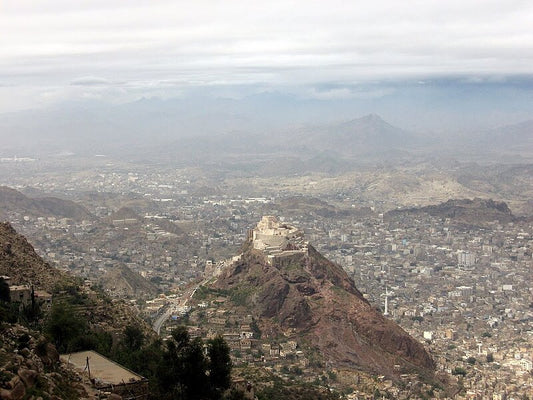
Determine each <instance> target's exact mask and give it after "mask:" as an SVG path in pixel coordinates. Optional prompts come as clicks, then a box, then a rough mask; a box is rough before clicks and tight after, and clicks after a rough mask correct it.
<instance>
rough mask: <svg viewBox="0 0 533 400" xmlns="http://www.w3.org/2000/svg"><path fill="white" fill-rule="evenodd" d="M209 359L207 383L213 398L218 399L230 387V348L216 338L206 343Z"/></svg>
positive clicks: (222, 340)
mask: <svg viewBox="0 0 533 400" xmlns="http://www.w3.org/2000/svg"><path fill="white" fill-rule="evenodd" d="M207 355H208V357H209V382H210V386H211V388H212V390H213V392H214V395H215V398H217V399H218V398H220V397H221V396H222V394H223V393H224V391H225V390H226V389H228V388H229V387H230V385H231V368H232V365H231V358H230V348H229V346H228V344H227V343H226V341H225V340H224V339H223V338H222V337H221V336H217V337H216V338H214V339H211V340H209V342H208V343H207Z"/></svg>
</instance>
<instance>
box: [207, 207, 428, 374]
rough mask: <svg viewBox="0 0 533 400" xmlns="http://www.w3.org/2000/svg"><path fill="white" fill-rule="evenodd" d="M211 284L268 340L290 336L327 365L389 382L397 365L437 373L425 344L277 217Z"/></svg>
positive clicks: (254, 233) (255, 232)
mask: <svg viewBox="0 0 533 400" xmlns="http://www.w3.org/2000/svg"><path fill="white" fill-rule="evenodd" d="M213 287H214V289H217V290H223V291H224V292H225V293H227V294H228V295H229V298H230V299H236V300H235V301H237V300H238V302H236V303H235V305H236V306H238V307H243V308H245V310H243V312H245V313H246V314H249V315H252V316H253V317H254V318H255V319H256V320H257V321H258V324H259V325H260V327H261V329H262V330H263V331H265V332H269V340H276V337H278V336H279V337H281V336H283V335H284V333H286V332H292V333H293V334H294V337H299V338H301V340H302V341H303V342H306V343H309V344H310V346H311V348H310V349H308V351H310V352H316V351H318V352H319V353H320V354H322V356H323V357H324V360H327V361H328V362H329V363H331V365H335V366H338V367H348V368H353V369H362V370H366V371H371V372H373V373H379V374H384V375H388V376H391V377H392V376H394V375H397V374H398V372H397V371H395V370H394V369H393V368H392V366H394V365H400V370H403V371H407V370H411V369H413V368H414V369H416V370H418V371H421V372H422V371H426V372H428V371H429V372H430V371H432V370H433V369H434V363H433V361H432V360H431V358H430V357H429V355H428V354H427V353H426V351H425V350H424V348H423V346H422V345H421V344H420V343H418V342H416V341H415V340H414V339H413V338H411V337H410V336H409V335H408V334H407V333H406V332H405V331H404V330H403V329H402V328H400V327H399V326H398V325H396V324H395V323H394V322H392V321H390V320H388V319H386V318H385V317H384V316H383V315H382V314H381V313H380V312H378V311H377V310H376V309H375V308H374V307H372V305H371V304H369V303H368V301H366V300H365V299H364V298H363V296H362V294H361V293H360V292H359V291H358V290H357V288H356V287H355V284H354V281H353V280H352V279H350V277H349V276H348V275H347V274H346V272H345V271H344V270H343V268H342V267H341V266H339V265H338V264H335V263H333V262H331V261H329V260H328V259H326V258H325V257H324V256H323V255H321V254H320V253H319V252H318V251H317V250H315V249H314V248H313V247H312V246H311V245H310V244H309V243H308V242H307V241H306V240H305V236H304V233H303V231H302V230H301V229H299V228H297V227H295V226H293V225H290V224H288V223H286V222H284V221H281V220H280V219H278V218H276V217H275V216H271V215H270V216H264V217H263V218H262V219H261V220H260V221H259V223H258V224H257V225H256V226H255V227H254V228H253V229H251V230H250V231H249V234H248V238H247V240H246V243H245V244H244V246H243V252H242V254H240V255H239V256H237V257H234V258H233V259H232V260H231V261H228V262H227V263H226V264H225V266H224V267H222V269H221V270H220V273H219V274H217V280H216V282H214V283H213ZM232 301H233V300H232ZM313 349H314V350H313Z"/></svg>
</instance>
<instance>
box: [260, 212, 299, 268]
mask: <svg viewBox="0 0 533 400" xmlns="http://www.w3.org/2000/svg"><path fill="white" fill-rule="evenodd" d="M251 240H252V243H253V247H254V249H256V250H261V251H262V252H263V253H265V254H266V255H267V257H268V260H269V262H270V263H271V262H272V260H273V259H275V258H277V257H285V256H291V255H295V254H307V252H308V248H307V245H308V242H307V241H305V240H304V233H303V231H301V230H300V229H298V228H296V227H294V226H292V225H288V224H285V223H281V222H279V221H278V219H277V218H276V217H274V216H272V215H266V216H263V218H261V221H259V223H258V224H257V226H256V227H255V228H254V229H252V230H251Z"/></svg>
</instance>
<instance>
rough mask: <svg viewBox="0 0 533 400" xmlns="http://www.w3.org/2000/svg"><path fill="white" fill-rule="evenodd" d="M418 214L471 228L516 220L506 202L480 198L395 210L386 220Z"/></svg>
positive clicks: (386, 216)
mask: <svg viewBox="0 0 533 400" xmlns="http://www.w3.org/2000/svg"><path fill="white" fill-rule="evenodd" d="M417 214H428V215H431V216H433V217H437V218H442V219H450V220H451V221H452V223H454V224H458V225H459V224H460V225H471V226H485V225H486V224H488V223H491V222H493V221H497V222H499V223H504V224H505V223H509V222H513V221H514V220H516V217H515V216H514V215H513V214H512V212H511V210H510V209H509V207H508V206H507V204H506V203H505V202H503V201H501V202H500V201H494V200H491V199H479V198H476V199H473V200H470V199H459V200H455V199H451V200H448V201H447V202H445V203H441V204H437V205H430V206H426V207H420V208H408V209H402V210H393V211H389V212H388V213H387V214H386V215H385V219H392V218H396V217H401V216H402V215H417Z"/></svg>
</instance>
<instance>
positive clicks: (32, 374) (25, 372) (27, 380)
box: [18, 368, 39, 388]
mask: <svg viewBox="0 0 533 400" xmlns="http://www.w3.org/2000/svg"><path fill="white" fill-rule="evenodd" d="M18 376H19V377H20V379H21V380H22V382H24V384H25V385H26V387H27V388H31V387H32V386H33V385H35V382H37V377H38V376H39V374H38V373H37V371H34V370H31V369H26V368H21V369H19V371H18Z"/></svg>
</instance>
